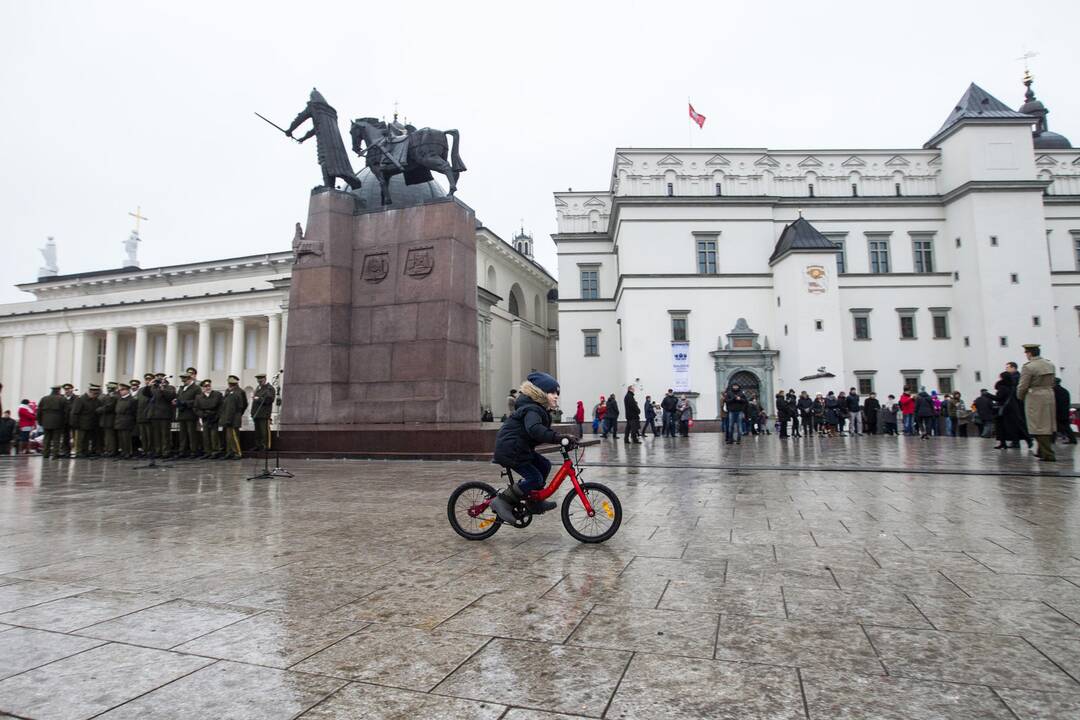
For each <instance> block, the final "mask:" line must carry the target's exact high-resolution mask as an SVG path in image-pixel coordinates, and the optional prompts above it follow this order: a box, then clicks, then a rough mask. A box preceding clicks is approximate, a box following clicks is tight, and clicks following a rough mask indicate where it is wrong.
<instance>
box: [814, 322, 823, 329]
mask: <svg viewBox="0 0 1080 720" xmlns="http://www.w3.org/2000/svg"><path fill="white" fill-rule="evenodd" d="M814 329H815V330H824V329H825V322H824V321H822V320H815V321H814Z"/></svg>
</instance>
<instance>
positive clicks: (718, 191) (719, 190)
mask: <svg viewBox="0 0 1080 720" xmlns="http://www.w3.org/2000/svg"><path fill="white" fill-rule="evenodd" d="M723 194H724V188H723V186H722V185H721V184H720V183H716V197H720V196H721V195H723Z"/></svg>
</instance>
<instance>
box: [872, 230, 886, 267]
mask: <svg viewBox="0 0 1080 720" xmlns="http://www.w3.org/2000/svg"><path fill="white" fill-rule="evenodd" d="M869 248H870V272H872V273H887V272H889V238H887V237H880V236H879V237H877V238H873V239H871V240H870V243H869Z"/></svg>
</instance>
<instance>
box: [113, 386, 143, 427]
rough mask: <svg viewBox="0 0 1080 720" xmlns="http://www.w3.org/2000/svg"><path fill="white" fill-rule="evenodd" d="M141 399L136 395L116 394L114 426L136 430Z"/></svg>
mask: <svg viewBox="0 0 1080 720" xmlns="http://www.w3.org/2000/svg"><path fill="white" fill-rule="evenodd" d="M138 405H139V401H138V399H137V398H136V397H135V396H134V395H130V394H129V395H128V396H127V397H120V396H119V395H117V396H116V404H115V406H114V408H113V409H114V415H113V427H114V428H115V429H117V430H134V429H135V413H136V412H137V411H138Z"/></svg>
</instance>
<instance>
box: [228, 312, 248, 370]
mask: <svg viewBox="0 0 1080 720" xmlns="http://www.w3.org/2000/svg"><path fill="white" fill-rule="evenodd" d="M243 370H244V318H233V321H232V361H231V362H230V363H229V374H230V375H235V376H236V377H238V378H240V380H241V382H242V381H243V379H244V377H243V375H241V373H242V372H243Z"/></svg>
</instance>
